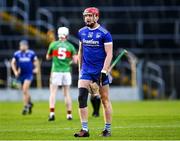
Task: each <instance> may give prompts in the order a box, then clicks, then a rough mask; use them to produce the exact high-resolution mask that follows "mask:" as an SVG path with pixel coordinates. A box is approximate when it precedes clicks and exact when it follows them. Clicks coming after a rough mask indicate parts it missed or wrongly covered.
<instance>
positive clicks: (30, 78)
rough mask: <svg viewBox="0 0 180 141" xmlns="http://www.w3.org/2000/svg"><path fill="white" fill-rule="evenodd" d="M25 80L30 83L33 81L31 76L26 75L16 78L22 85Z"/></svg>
mask: <svg viewBox="0 0 180 141" xmlns="http://www.w3.org/2000/svg"><path fill="white" fill-rule="evenodd" d="M25 80H28V81H32V80H33V75H32V74H27V75H20V76H19V77H18V81H20V82H21V83H22V84H23V83H24V81H25Z"/></svg>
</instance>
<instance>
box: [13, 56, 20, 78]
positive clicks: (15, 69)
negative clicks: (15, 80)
mask: <svg viewBox="0 0 180 141" xmlns="http://www.w3.org/2000/svg"><path fill="white" fill-rule="evenodd" d="M11 67H12V70H13V73H14V75H15V76H16V77H18V76H19V74H20V69H17V66H16V60H15V59H14V58H13V59H12V61H11Z"/></svg>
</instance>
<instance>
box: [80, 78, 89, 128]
mask: <svg viewBox="0 0 180 141" xmlns="http://www.w3.org/2000/svg"><path fill="white" fill-rule="evenodd" d="M90 83H91V81H90V80H82V79H80V80H79V81H78V87H79V98H78V100H79V116H80V120H81V124H82V129H83V130H86V131H88V127H87V122H88V108H87V100H88V88H89V84H90Z"/></svg>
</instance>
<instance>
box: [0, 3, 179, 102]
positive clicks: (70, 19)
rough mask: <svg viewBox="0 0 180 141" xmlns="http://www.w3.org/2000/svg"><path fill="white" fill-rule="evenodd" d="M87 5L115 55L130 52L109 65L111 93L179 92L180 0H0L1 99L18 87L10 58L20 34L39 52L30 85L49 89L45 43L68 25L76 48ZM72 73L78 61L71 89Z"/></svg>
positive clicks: (161, 95)
mask: <svg viewBox="0 0 180 141" xmlns="http://www.w3.org/2000/svg"><path fill="white" fill-rule="evenodd" d="M89 6H96V7H98V8H99V9H100V23H101V24H102V25H103V26H105V27H106V28H107V29H108V30H109V31H110V32H111V33H112V36H113V40H114V56H116V55H117V54H118V52H120V51H121V48H125V49H127V50H128V51H129V52H130V53H129V56H127V57H124V58H123V59H122V61H121V62H120V63H118V64H117V65H116V67H115V68H114V69H113V70H112V76H113V83H112V85H111V86H112V93H116V94H113V95H112V97H114V99H116V97H117V95H123V96H122V97H121V96H120V98H119V99H121V98H122V99H121V100H123V99H127V100H131V99H135V100H137V99H178V98H180V87H179V84H180V79H179V76H180V47H179V46H180V1H179V0H104V1H102V0H96V1H83V0H66V1H65V0H53V1H52V0H0V88H1V90H0V99H1V100H8V98H10V97H11V98H12V97H13V94H12V93H17V90H13V89H12V86H13V83H12V82H13V74H12V72H11V68H10V64H9V62H10V60H11V57H12V55H13V53H14V51H16V50H17V49H18V43H19V41H20V40H21V39H27V40H28V41H29V43H30V48H31V49H33V50H34V51H35V52H36V53H37V55H38V58H39V67H40V68H41V69H40V73H38V74H37V76H36V77H35V80H34V81H33V83H32V87H33V89H32V91H33V93H39V94H42V93H44V91H46V92H47V93H48V84H49V74H50V67H51V62H50V61H46V60H45V54H46V51H47V48H48V44H49V43H50V42H51V41H53V40H54V39H56V29H57V28H58V27H59V26H67V27H68V28H69V29H70V37H69V40H70V41H71V42H72V43H73V44H74V45H75V47H76V49H78V39H77V32H78V30H79V29H80V28H81V27H82V26H84V23H83V19H82V18H83V17H82V11H83V9H84V8H85V7H89ZM77 74H78V72H77V65H73V71H72V75H73V90H74V92H76V86H77V80H78V75H77ZM128 93H129V94H128ZM132 93H133V94H132ZM8 94H11V96H8ZM76 95H77V94H76ZM3 96H4V97H5V98H4V99H3ZM6 96H8V97H6ZM36 96H37V95H36ZM134 96H135V97H134ZM20 97H21V95H20ZM47 97H48V95H47ZM47 97H46V98H45V99H47ZM125 97H126V98H125ZM13 99H16V97H15V95H14V97H13Z"/></svg>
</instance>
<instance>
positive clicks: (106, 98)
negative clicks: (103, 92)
mask: <svg viewBox="0 0 180 141" xmlns="http://www.w3.org/2000/svg"><path fill="white" fill-rule="evenodd" d="M101 100H102V104H103V106H104V107H107V106H108V105H109V103H110V100H109V98H108V97H107V96H103V97H101Z"/></svg>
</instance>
